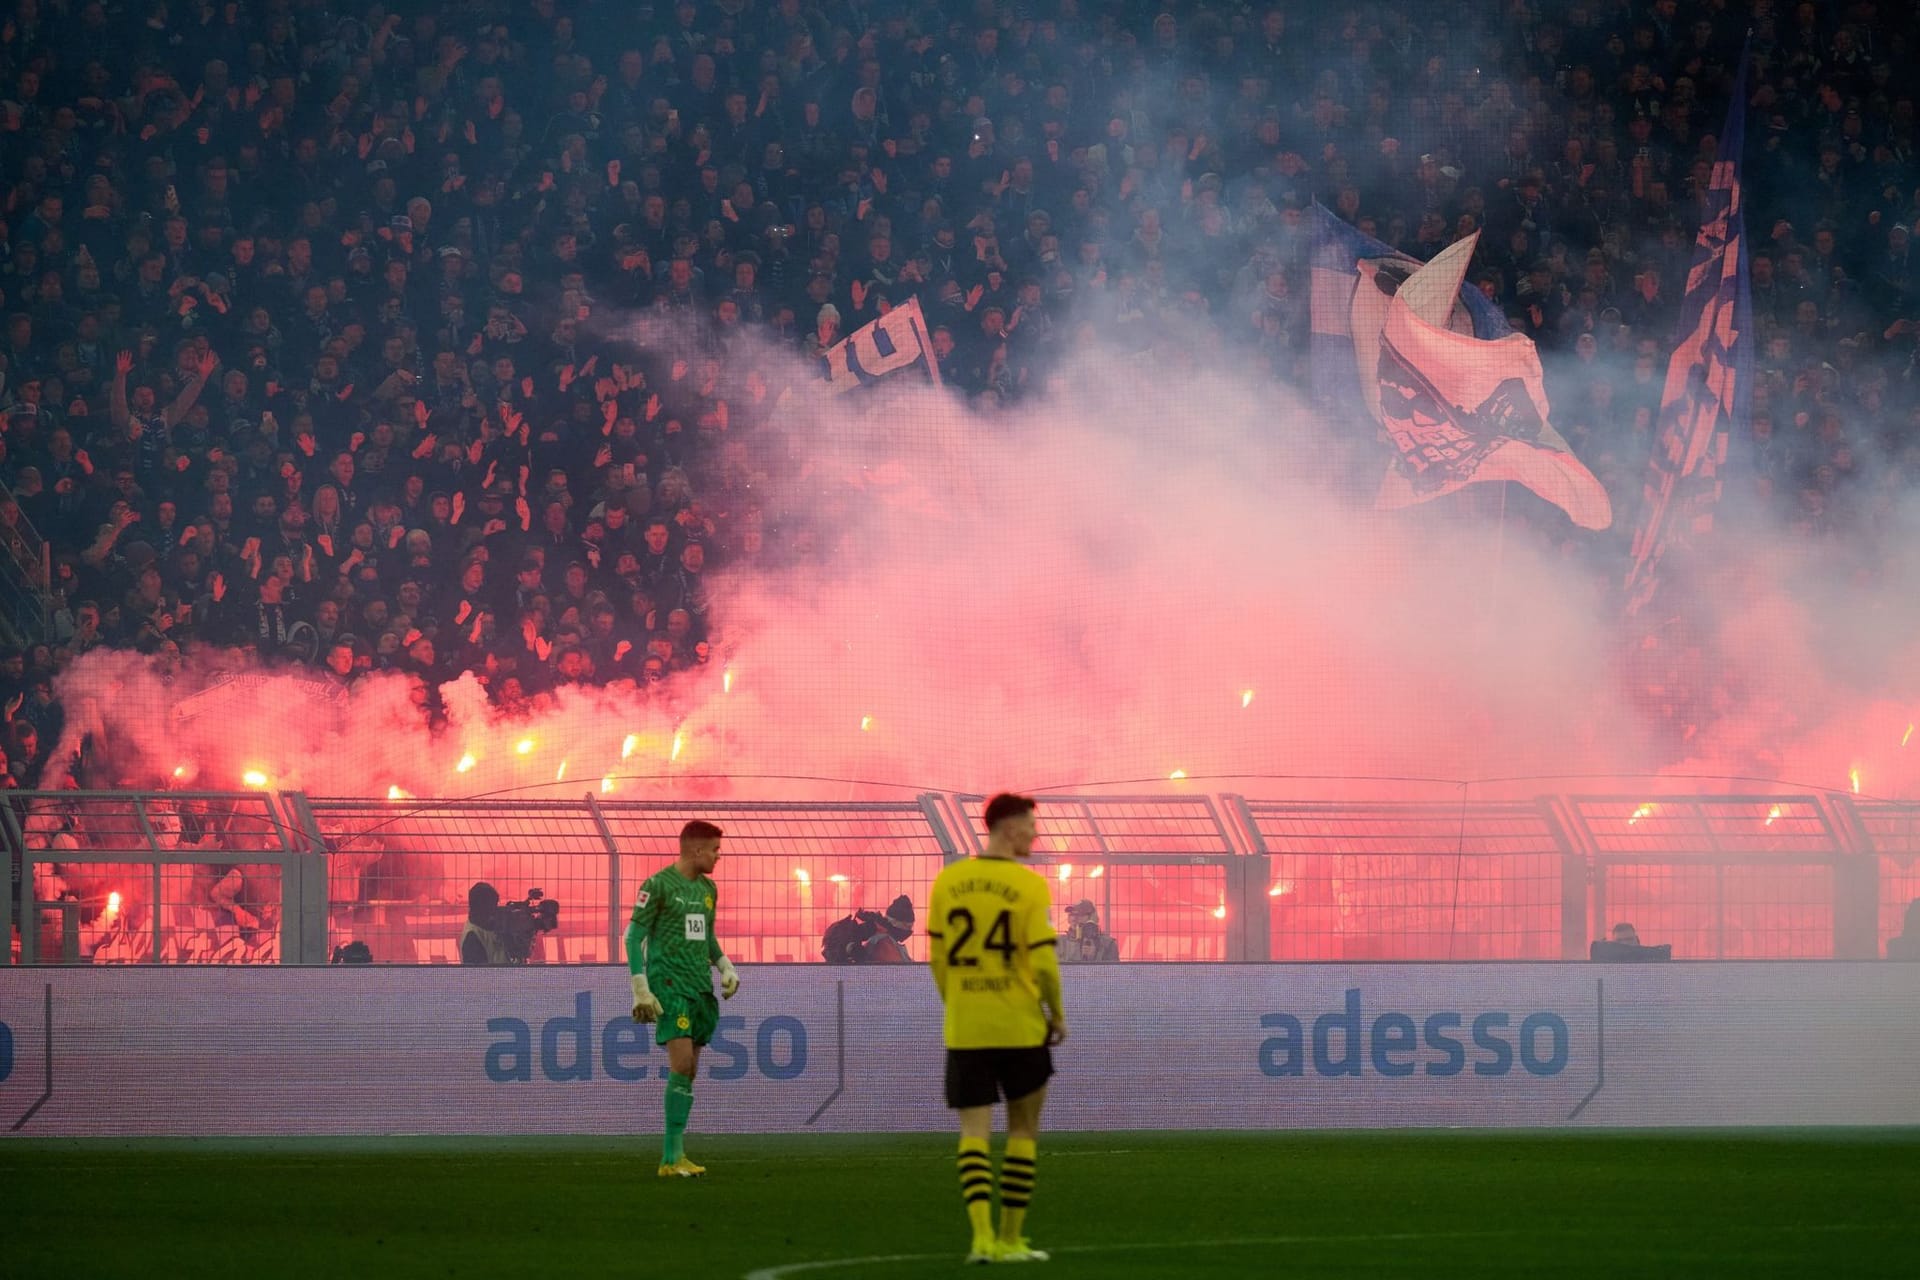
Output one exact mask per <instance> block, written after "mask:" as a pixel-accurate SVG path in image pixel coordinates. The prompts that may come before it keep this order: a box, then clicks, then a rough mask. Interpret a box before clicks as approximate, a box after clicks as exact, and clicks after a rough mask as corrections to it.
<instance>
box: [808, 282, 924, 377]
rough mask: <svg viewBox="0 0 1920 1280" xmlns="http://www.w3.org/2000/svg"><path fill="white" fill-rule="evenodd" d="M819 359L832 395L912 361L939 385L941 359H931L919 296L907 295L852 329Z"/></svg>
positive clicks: (884, 374) (908, 366) (910, 364)
mask: <svg viewBox="0 0 1920 1280" xmlns="http://www.w3.org/2000/svg"><path fill="white" fill-rule="evenodd" d="M821 359H822V361H824V363H825V366H826V367H825V370H824V373H823V376H824V377H825V378H826V382H827V390H828V391H830V392H832V393H833V394H835V395H838V394H840V393H841V392H843V391H851V390H853V389H854V388H855V387H859V386H865V385H866V384H867V383H869V382H873V381H876V380H877V379H880V378H884V377H885V376H887V375H888V374H890V373H898V372H899V371H900V370H902V369H909V368H912V367H913V366H915V365H919V366H920V367H922V368H924V369H925V370H926V371H927V374H928V376H929V377H931V378H932V379H933V383H934V385H935V386H939V385H940V362H939V361H938V360H936V359H934V356H933V339H932V337H931V335H929V334H928V332H927V320H926V317H925V316H924V315H923V314H921V311H920V300H919V299H918V298H909V299H907V301H906V302H905V303H903V304H902V305H900V306H897V307H895V308H894V309H893V310H891V311H889V312H887V314H885V315H883V316H881V317H880V318H879V319H878V320H875V321H874V322H873V323H872V324H869V325H866V326H864V327H862V328H859V329H856V330H854V331H853V332H852V333H851V334H849V335H847V338H846V340H845V341H844V342H841V343H838V344H837V345H835V346H832V347H829V348H828V349H827V351H826V353H825V354H824V355H823V356H822V357H821Z"/></svg>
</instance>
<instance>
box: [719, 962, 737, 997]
mask: <svg viewBox="0 0 1920 1280" xmlns="http://www.w3.org/2000/svg"><path fill="white" fill-rule="evenodd" d="M713 967H714V968H716V969H718V970H719V971H720V998H721V999H722V1000H731V999H733V993H734V992H736V991H738V990H739V989H740V973H739V971H738V970H737V969H735V968H734V967H733V961H731V960H729V959H727V958H726V957H725V956H721V957H720V960H719V962H718V963H717V964H715V965H714V966H713Z"/></svg>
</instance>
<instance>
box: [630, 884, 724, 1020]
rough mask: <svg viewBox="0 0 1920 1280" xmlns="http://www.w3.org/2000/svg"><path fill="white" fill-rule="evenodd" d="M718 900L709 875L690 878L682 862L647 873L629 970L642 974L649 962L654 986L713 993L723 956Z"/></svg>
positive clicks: (635, 920)
mask: <svg viewBox="0 0 1920 1280" xmlns="http://www.w3.org/2000/svg"><path fill="white" fill-rule="evenodd" d="M714 902H715V894H714V887H713V881H711V880H709V879H708V878H707V877H705V876H695V877H694V878H693V879H691V880H689V879H687V877H685V876H683V875H681V874H680V869H679V868H678V867H677V866H668V867H663V868H661V869H660V870H659V871H656V872H654V873H653V874H652V875H650V876H648V877H647V881H646V883H645V884H643V885H641V886H640V897H639V899H638V900H637V901H636V902H635V904H634V908H633V923H632V924H630V925H628V926H627V970H628V972H630V973H639V972H640V966H641V965H642V964H644V965H645V966H646V973H647V982H648V984H649V985H651V986H654V987H656V988H667V989H671V990H674V991H678V992H683V993H685V992H694V991H706V992H711V991H712V990H713V975H712V972H711V970H712V967H713V965H715V964H716V963H718V962H719V960H720V955H721V951H720V939H718V938H716V937H715V936H714V933H713V908H714Z"/></svg>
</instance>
